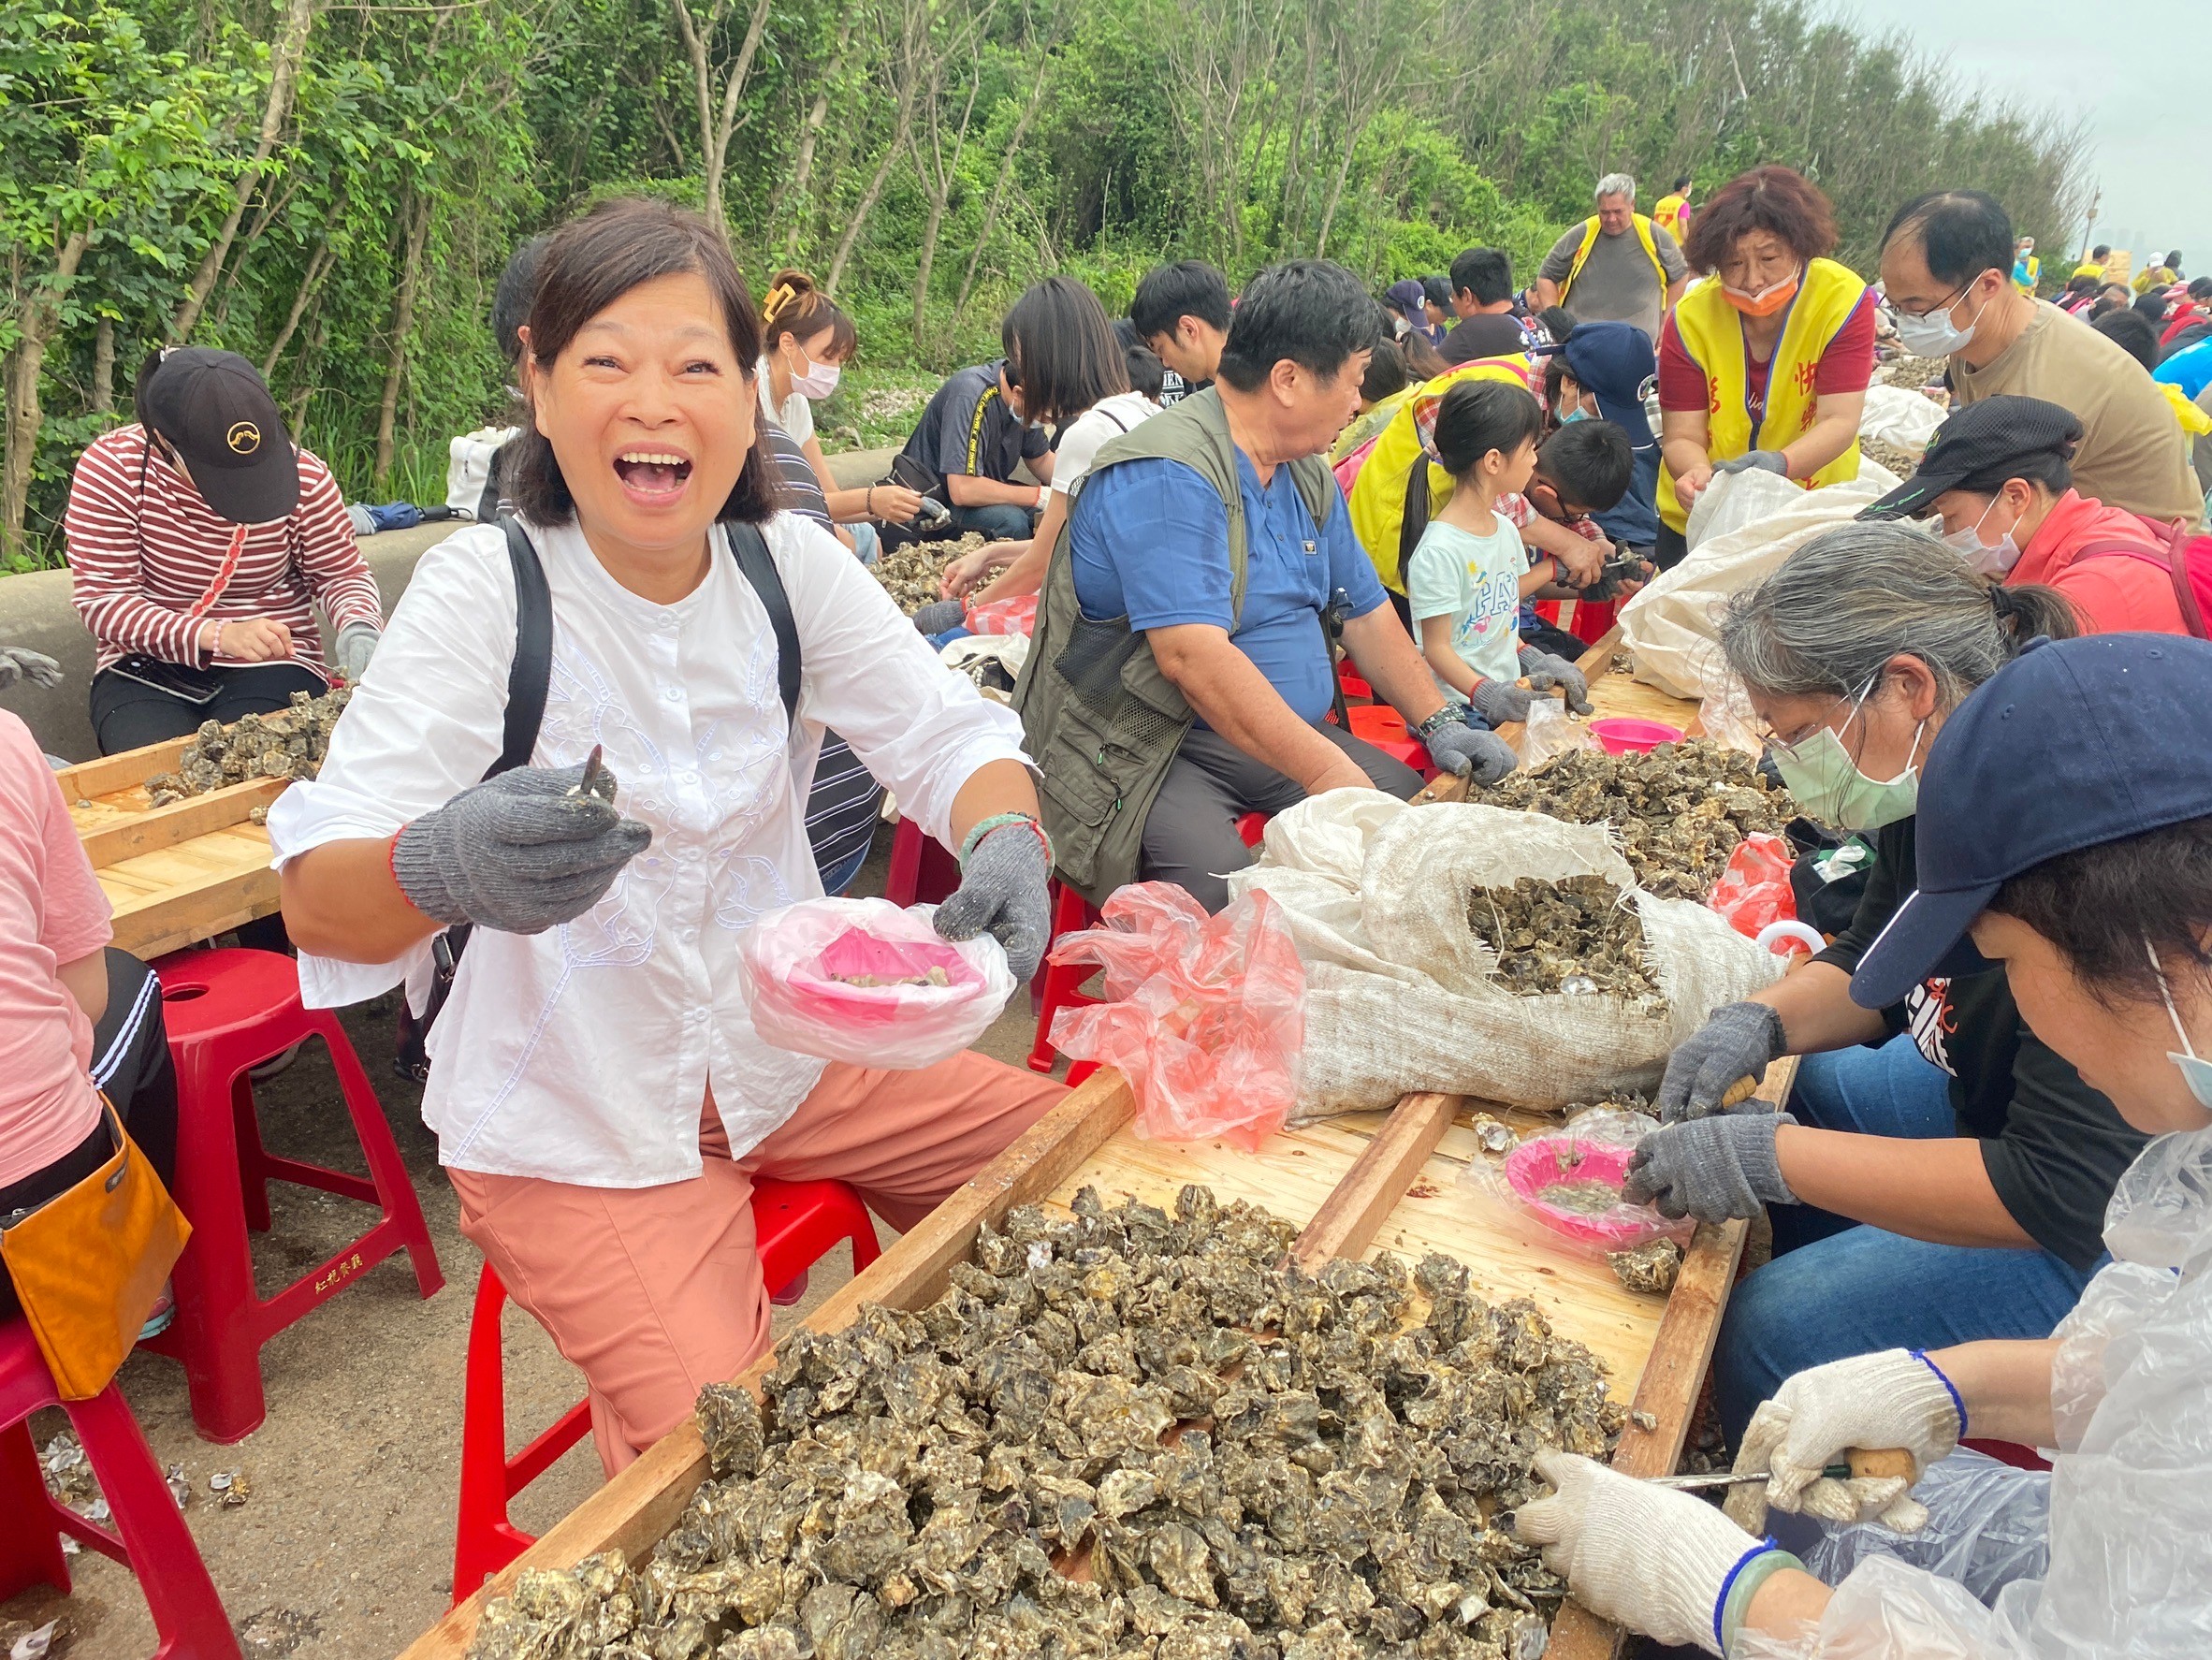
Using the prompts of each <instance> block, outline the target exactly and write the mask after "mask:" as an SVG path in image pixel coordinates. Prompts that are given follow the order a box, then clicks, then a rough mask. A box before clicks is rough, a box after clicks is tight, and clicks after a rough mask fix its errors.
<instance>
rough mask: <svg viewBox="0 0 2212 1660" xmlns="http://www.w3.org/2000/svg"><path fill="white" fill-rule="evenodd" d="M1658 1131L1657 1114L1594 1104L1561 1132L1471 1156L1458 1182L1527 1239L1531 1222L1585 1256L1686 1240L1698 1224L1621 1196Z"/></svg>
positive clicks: (1537, 1135)
mask: <svg viewBox="0 0 2212 1660" xmlns="http://www.w3.org/2000/svg"><path fill="white" fill-rule="evenodd" d="M1658 1128H1659V1121H1658V1120H1657V1119H1656V1118H1650V1117H1647V1116H1645V1115H1644V1114H1641V1113H1631V1112H1624V1111H1623V1110H1622V1109H1621V1108H1619V1107H1592V1108H1590V1109H1588V1110H1587V1111H1584V1112H1580V1113H1578V1114H1575V1115H1574V1116H1573V1117H1572V1118H1569V1119H1568V1120H1567V1121H1566V1122H1565V1123H1564V1124H1563V1125H1560V1126H1559V1127H1558V1128H1556V1129H1541V1130H1537V1131H1536V1132H1535V1133H1534V1134H1532V1135H1525V1136H1523V1137H1521V1140H1520V1141H1519V1142H1518V1143H1515V1144H1514V1145H1513V1146H1512V1147H1510V1148H1509V1149H1507V1150H1506V1152H1505V1153H1504V1154H1503V1155H1497V1156H1487V1157H1486V1156H1477V1158H1471V1159H1469V1160H1468V1162H1467V1168H1466V1171H1465V1172H1464V1173H1463V1174H1462V1175H1461V1177H1460V1181H1461V1184H1462V1185H1463V1186H1464V1187H1470V1188H1472V1189H1473V1190H1474V1191H1475V1192H1476V1193H1477V1194H1479V1195H1481V1196H1482V1198H1483V1199H1485V1200H1486V1201H1489V1203H1490V1204H1491V1205H1492V1207H1493V1208H1494V1209H1496V1210H1497V1211H1499V1212H1500V1213H1502V1214H1504V1215H1506V1216H1509V1217H1510V1218H1511V1219H1512V1220H1513V1221H1514V1222H1515V1223H1516V1224H1517V1225H1518V1226H1519V1228H1520V1230H1521V1232H1522V1233H1523V1234H1524V1236H1526V1235H1527V1234H1529V1233H1530V1232H1531V1230H1530V1229H1529V1228H1528V1226H1527V1225H1528V1224H1530V1223H1534V1224H1535V1225H1536V1230H1537V1231H1538V1234H1539V1236H1542V1237H1548V1238H1549V1239H1550V1243H1552V1244H1554V1245H1557V1244H1562V1243H1564V1244H1565V1245H1569V1246H1570V1247H1572V1248H1574V1249H1576V1250H1579V1251H1581V1252H1583V1253H1585V1254H1601V1253H1604V1252H1608V1251H1632V1250H1634V1249H1636V1247H1637V1246H1638V1245H1649V1244H1650V1243H1651V1242H1652V1240H1654V1239H1661V1238H1666V1239H1673V1240H1676V1241H1678V1242H1680V1243H1681V1244H1684V1245H1686V1244H1688V1242H1689V1238H1690V1235H1691V1234H1692V1233H1693V1232H1695V1224H1693V1223H1691V1222H1687V1221H1680V1222H1677V1221H1669V1220H1668V1219H1667V1218H1666V1217H1665V1216H1661V1215H1660V1214H1659V1212H1658V1211H1657V1210H1656V1209H1655V1208H1654V1207H1652V1206H1651V1205H1648V1204H1631V1203H1630V1202H1628V1201H1627V1200H1625V1199H1623V1197H1622V1196H1621V1187H1622V1184H1623V1182H1624V1181H1626V1180H1627V1177H1628V1156H1629V1155H1630V1154H1631V1153H1634V1152H1635V1151H1636V1145H1637V1143H1638V1142H1640V1141H1642V1140H1643V1138H1644V1137H1645V1136H1646V1135H1648V1134H1650V1133H1651V1132H1652V1130H1654V1129H1658ZM1608 1192H1609V1195H1610V1197H1609V1200H1608Z"/></svg>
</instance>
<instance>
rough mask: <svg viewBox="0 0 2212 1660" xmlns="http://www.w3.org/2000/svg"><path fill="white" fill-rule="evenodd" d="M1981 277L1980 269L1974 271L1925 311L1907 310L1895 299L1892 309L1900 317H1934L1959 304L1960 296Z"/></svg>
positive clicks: (1892, 302) (1891, 302)
mask: <svg viewBox="0 0 2212 1660" xmlns="http://www.w3.org/2000/svg"><path fill="white" fill-rule="evenodd" d="M1981 277H1982V273H1981V272H1980V271H1976V272H1974V274H1973V275H1972V276H1971V277H1969V278H1967V280H1966V281H1965V282H1963V283H1961V284H1958V286H1957V287H1956V288H1954V289H1952V290H1951V292H1950V293H1948V294H1946V295H1944V296H1943V299H1939V300H1937V301H1936V302H1935V303H1934V304H1933V305H1931V306H1929V307H1928V309H1927V310H1925V311H1918V312H1909V311H1907V310H1905V308H1904V307H1903V306H1901V305H1899V304H1898V303H1897V301H1896V300H1894V299H1893V300H1891V301H1890V302H1889V307H1890V310H1892V311H1894V312H1895V313H1897V314H1898V315H1899V316H1900V317H1932V316H1934V315H1935V314H1936V313H1938V312H1947V311H1949V310H1950V309H1951V308H1952V307H1953V306H1955V305H1957V303H1958V300H1959V297H1960V296H1961V295H1963V294H1964V293H1965V292H1966V291H1967V290H1968V289H1969V288H1972V286H1973V285H1974V284H1976V283H1978V282H1979V281H1981Z"/></svg>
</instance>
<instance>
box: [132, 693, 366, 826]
mask: <svg viewBox="0 0 2212 1660" xmlns="http://www.w3.org/2000/svg"><path fill="white" fill-rule="evenodd" d="M349 695H351V694H350V693H349V692H348V691H347V689H346V688H344V687H342V686H341V687H339V688H337V689H336V690H335V691H332V692H325V693H324V694H323V695H322V696H320V697H310V696H309V695H308V694H307V693H306V692H294V693H292V703H291V706H290V707H289V708H283V709H277V710H274V711H272V712H271V713H269V714H267V715H240V717H239V718H238V719H237V720H236V721H232V722H231V723H230V724H229V725H228V726H225V725H222V724H220V723H219V722H216V721H201V722H200V726H199V730H198V731H197V732H196V733H194V734H193V735H192V741H191V742H190V743H188V744H186V745H185V746H184V750H183V753H182V754H181V755H180V756H178V758H177V770H176V771H175V772H157V773H155V774H154V775H153V777H152V778H150V779H147V780H146V794H147V797H148V799H149V800H150V801H152V803H153V805H154V806H155V807H167V806H168V804H169V803H170V802H172V801H182V800H183V799H184V798H185V797H186V796H188V795H205V794H207V793H208V792H209V791H210V790H220V789H222V788H223V787H224V786H225V785H226V784H241V783H244V782H245V781H246V780H247V779H312V778H313V777H314V776H315V774H316V773H318V772H320V771H321V770H322V766H323V757H324V756H325V755H327V754H328V753H329V752H330V729H331V728H332V727H334V726H336V725H337V724H338V717H339V715H340V713H341V712H342V710H343V709H344V708H345V701H346V698H347V697H348V696H349Z"/></svg>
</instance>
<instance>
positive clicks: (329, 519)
mask: <svg viewBox="0 0 2212 1660" xmlns="http://www.w3.org/2000/svg"><path fill="white" fill-rule="evenodd" d="M141 481H142V482H141ZM62 522H63V528H64V530H65V531H66V533H67V535H68V540H69V570H70V573H71V576H72V578H73V582H72V587H71V593H70V597H71V599H72V600H73V601H74V602H75V604H76V606H77V614H78V615H79V616H80V617H81V618H83V619H84V626H85V627H87V628H88V629H90V630H92V633H93V638H94V639H95V641H97V642H98V644H99V662H98V666H99V667H100V668H106V667H108V666H109V664H110V663H114V662H115V661H116V660H117V659H118V658H120V657H124V656H126V655H128V654H129V653H131V652H133V651H142V652H144V653H145V654H146V655H147V656H149V657H158V658H160V659H162V660H164V661H165V662H168V663H185V664H188V665H190V666H192V667H195V668H205V667H208V666H209V665H211V664H213V665H215V666H219V667H221V666H233V665H235V664H237V663H240V661H242V660H240V659H236V658H227V657H224V656H221V655H219V654H210V653H207V652H203V651H201V650H200V648H199V631H200V627H201V625H202V624H203V623H206V622H209V621H216V622H238V621H242V620H244V619H248V618H254V617H267V618H269V619H272V620H273V621H277V622H281V623H283V624H284V626H285V627H286V628H288V629H290V630H291V631H292V657H293V661H294V662H296V663H299V664H301V665H302V666H303V667H307V668H313V669H321V668H322V667H323V647H322V640H321V638H320V637H319V636H318V635H317V633H315V626H314V615H313V609H312V606H313V604H315V603H317V602H319V603H320V604H322V606H323V608H324V610H325V611H326V612H327V613H328V615H329V619H330V629H331V633H333V634H335V633H337V631H338V630H340V629H342V628H343V627H345V625H346V624H347V623H349V622H366V623H368V624H370V625H371V627H374V628H382V627H383V626H384V603H383V600H382V598H381V596H380V595H379V594H378V593H377V590H376V578H375V577H374V576H373V575H371V574H370V570H369V565H368V562H367V561H364V560H363V559H362V558H361V549H360V546H359V545H358V544H357V542H355V540H354V527H353V523H352V521H351V520H350V519H348V518H347V517H346V516H345V502H344V500H343V498H342V497H341V496H340V495H339V493H338V481H337V480H336V479H334V478H332V477H331V476H330V469H329V468H327V467H326V466H325V465H324V464H323V462H322V459H321V458H319V457H317V456H314V455H312V454H310V453H309V452H308V451H306V450H301V451H300V452H299V505H298V507H296V508H294V509H293V510H292V515H291V517H289V518H281V519H274V520H271V521H270V522H269V523H268V524H264V525H248V526H245V527H243V529H244V531H245V538H244V541H243V544H242V545H241V546H240V549H239V555H238V562H237V566H236V568H235V569H233V570H232V571H231V572H230V573H229V575H228V577H227V579H226V578H225V576H224V566H225V564H226V562H227V561H228V557H229V553H230V543H231V538H232V536H233V535H235V534H236V533H237V531H239V530H240V528H241V527H240V526H238V525H234V524H232V523H231V522H230V521H229V520H228V519H226V518H224V517H220V516H219V515H217V514H216V512H215V511H214V509H212V508H211V507H210V506H209V505H208V504H207V502H205V501H204V500H203V499H202V498H201V496H200V493H199V491H197V490H196V489H195V488H193V487H192V481H191V480H190V479H188V478H186V477H185V476H184V475H183V474H182V473H179V472H178V471H177V469H176V468H175V467H174V466H172V465H170V463H169V461H168V460H167V458H166V457H164V456H163V455H162V453H161V452H160V451H159V450H158V449H154V450H151V451H150V450H149V446H148V444H147V442H146V430H145V429H144V428H143V427H140V426H137V425H135V424H134V425H132V426H128V427H118V428H117V429H116V430H114V431H112V432H109V433H106V434H104V435H103V436H101V437H99V438H97V439H95V440H94V441H93V444H92V445H91V447H90V448H88V449H86V451H85V452H84V454H83V456H82V457H81V458H80V459H79V460H78V462H77V471H76V473H75V474H74V475H73V476H72V477H71V479H70V481H69V509H68V512H67V514H66V515H65V517H64V519H63V521H62Z"/></svg>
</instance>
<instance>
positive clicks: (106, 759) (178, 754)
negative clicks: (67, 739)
mask: <svg viewBox="0 0 2212 1660" xmlns="http://www.w3.org/2000/svg"><path fill="white" fill-rule="evenodd" d="M193 741H194V740H193V739H192V738H189V737H172V738H164V739H163V740H162V741H161V742H160V743H158V744H147V745H145V746H144V747H142V748H140V749H136V750H123V751H121V752H120V753H118V754H114V755H103V756H101V757H100V758H99V759H98V760H97V761H80V762H79V763H78V764H76V765H75V766H66V767H64V768H63V769H62V770H61V771H60V772H57V773H56V774H54V781H55V782H57V783H59V784H60V785H61V787H62V798H63V799H64V800H65V801H81V800H85V799H87V798H96V797H98V796H102V795H106V794H111V793H112V792H114V791H117V790H127V789H129V788H130V787H131V786H132V785H134V784H142V783H144V782H145V781H146V780H147V779H150V778H152V777H153V775H154V774H155V773H157V772H174V771H176V770H177V763H178V761H179V760H180V759H181V758H182V756H183V753H184V747H185V745H187V744H189V743H191V742H193Z"/></svg>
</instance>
